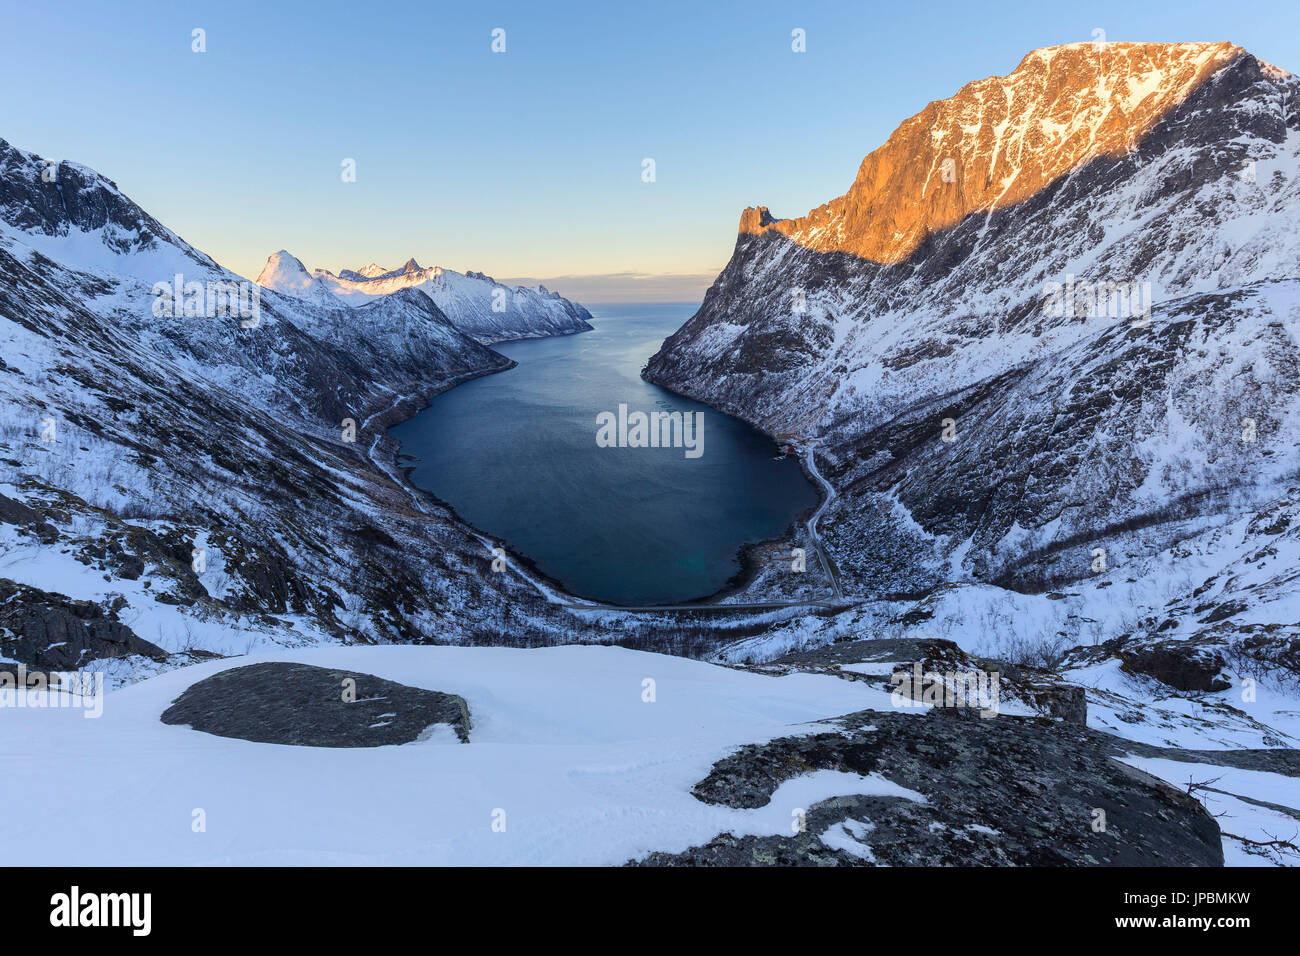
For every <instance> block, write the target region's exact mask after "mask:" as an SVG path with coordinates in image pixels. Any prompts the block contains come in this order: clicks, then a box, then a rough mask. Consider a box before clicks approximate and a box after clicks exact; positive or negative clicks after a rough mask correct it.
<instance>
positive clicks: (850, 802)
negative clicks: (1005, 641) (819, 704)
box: [639, 710, 1223, 866]
mask: <svg viewBox="0 0 1300 956" xmlns="http://www.w3.org/2000/svg"><path fill="white" fill-rule="evenodd" d="M838 723H839V724H840V725H841V726H842V728H843V729H842V731H841V732H837V733H836V732H832V733H821V734H814V735H811V736H805V737H785V738H780V739H778V740H772V741H769V742H767V743H764V744H754V745H750V746H746V747H742V748H740V749H739V750H738V751H736V752H735V753H734V754H732V755H731V756H729V757H726V758H724V759H722V760H720V761H718V762H717V763H716V764H714V766H713V769H712V771H711V772H710V773H709V775H708V776H707V777H705V779H703V780H701V781H700V782H699V783H698V784H696V786H695V788H694V791H693V792H694V794H695V796H696V797H697V798H698V799H699V800H701V801H703V802H705V803H710V804H715V805H722V806H730V807H759V806H764V805H766V804H767V803H769V802H770V801H771V799H772V796H773V794H775V792H776V790H777V788H778V787H779V786H780V785H781V783H782V782H784V781H785V780H789V779H792V778H794V777H798V776H800V775H803V774H806V773H810V772H812V771H816V770H839V771H845V772H849V773H857V774H869V773H876V774H879V775H880V776H882V777H884V778H886V779H888V780H890V781H892V782H894V783H896V784H898V785H899V786H902V787H905V788H907V789H909V790H914V791H917V792H919V793H921V794H922V795H924V797H925V802H924V803H922V802H918V801H914V800H907V799H899V798H893V797H890V798H885V797H861V796H859V797H837V798H834V799H831V800H826V801H822V802H820V803H817V804H814V805H813V806H811V807H807V808H805V809H806V811H807V830H806V832H805V833H801V834H795V835H792V836H773V837H743V838H741V837H735V836H733V835H731V834H726V835H723V836H720V837H718V838H716V839H714V840H712V841H710V842H709V843H707V844H705V845H702V846H698V847H693V848H691V849H689V850H686V851H684V852H682V853H676V854H666V853H656V854H654V855H652V856H649V857H646V858H645V859H643V860H641V861H639V862H640V863H642V864H648V865H679V864H694V865H709V864H714V865H737V864H745V865H775V864H787V865H799V864H833V865H834V864H851V865H853V864H857V865H861V864H865V863H869V862H873V861H874V862H877V863H879V864H882V865H888V866H935V865H965V866H970V865H995V866H996V865H1022V866H1078V865H1091V866H1221V865H1222V864H1223V848H1222V844H1221V842H1220V834H1219V828H1218V826H1217V825H1216V823H1215V821H1214V818H1213V817H1211V816H1210V815H1209V813H1208V812H1207V811H1206V810H1205V808H1204V807H1203V806H1202V805H1201V804H1200V803H1199V802H1198V801H1197V800H1196V799H1194V798H1193V797H1191V796H1189V795H1187V794H1186V793H1184V792H1182V791H1181V790H1179V789H1177V788H1176V787H1172V786H1170V785H1169V784H1167V783H1165V782H1164V781H1161V780H1159V779H1157V778H1155V777H1153V776H1151V775H1149V774H1146V773H1143V772H1141V771H1138V770H1135V769H1134V768H1132V767H1129V766H1127V765H1125V764H1123V763H1120V762H1119V761H1118V760H1115V759H1113V758H1112V757H1111V756H1109V755H1108V754H1107V752H1106V748H1104V747H1098V746H1097V741H1096V739H1095V737H1094V735H1093V734H1092V733H1091V732H1089V731H1087V730H1086V729H1084V728H1081V727H1076V726H1072V725H1068V724H1064V723H1061V722H1058V721H1049V720H1044V719H1039V718H1023V717H995V718H989V719H984V718H980V717H978V716H976V715H975V714H974V712H972V711H959V710H936V711H934V712H932V713H931V714H929V715H927V716H915V715H906V714H899V713H884V712H877V711H861V712H859V713H856V714H850V715H848V716H846V717H842V718H840V719H839V721H838ZM1097 811H1101V812H1102V814H1104V820H1105V829H1104V830H1100V829H1094V826H1095V822H1096V821H1098V820H1100V819H1101V815H1100V814H1098V813H1097ZM848 821H856V822H857V824H861V825H862V826H856V827H855V829H856V830H857V832H858V834H859V835H857V836H855V837H854V840H855V841H856V842H857V843H858V844H859V845H860V846H862V847H865V848H866V850H865V851H860V852H859V853H856V854H855V853H847V852H844V850H843V849H833V848H831V847H829V846H827V845H825V844H824V843H822V842H821V839H820V837H821V834H823V833H825V832H826V830H827V829H829V828H831V827H834V826H838V825H852V824H849V823H848ZM990 830H991V831H993V832H992V833H990V832H988V831H990ZM868 857H869V858H868Z"/></svg>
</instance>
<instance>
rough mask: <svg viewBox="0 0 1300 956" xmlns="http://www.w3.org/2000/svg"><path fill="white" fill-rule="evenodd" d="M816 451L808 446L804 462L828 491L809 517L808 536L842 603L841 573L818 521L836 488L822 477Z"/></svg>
mask: <svg viewBox="0 0 1300 956" xmlns="http://www.w3.org/2000/svg"><path fill="white" fill-rule="evenodd" d="M815 451H816V446H814V445H809V446H808V450H807V452H806V453H805V455H804V464H805V465H806V466H807V467H808V473H809V474H810V475H812V476H813V477H814V478H816V479H817V483H818V484H819V485H821V486H822V490H823V491H825V492H826V497H825V498H823V499H822V503H821V504H820V505H818V506H817V510H816V511H814V512H813V515H812V517H811V518H809V519H808V537H809V539H810V540H811V541H812V544H813V547H814V548H816V549H817V560H818V561H820V562H821V566H822V570H823V571H825V572H826V577H827V578H829V579H830V582H831V590H832V591H833V592H834V593H835V601H836V603H840V604H842V603H843V602H844V594H843V592H841V591H840V576H839V573H838V572H837V571H836V570H835V566H834V565H833V564H832V563H831V559H830V555H828V554H827V553H826V545H825V544H823V543H822V539H821V535H819V534H818V533H817V522H818V520H820V518H821V516H822V512H824V511H825V510H826V509H827V508H828V507H829V506H830V503H831V502H832V501H834V500H835V489H834V488H833V487H831V483H830V482H829V481H827V480H826V479H825V478H823V477H822V473H821V472H820V471H818V470H817V462H816V461H815V460H814V457H813V455H814V452H815Z"/></svg>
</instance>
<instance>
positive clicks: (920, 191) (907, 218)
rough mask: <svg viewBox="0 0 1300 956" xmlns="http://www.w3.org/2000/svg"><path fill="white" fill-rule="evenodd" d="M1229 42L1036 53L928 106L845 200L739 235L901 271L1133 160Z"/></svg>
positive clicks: (759, 223)
mask: <svg viewBox="0 0 1300 956" xmlns="http://www.w3.org/2000/svg"><path fill="white" fill-rule="evenodd" d="M1245 53H1246V51H1245V50H1243V49H1242V48H1241V47H1238V46H1236V45H1234V44H1232V43H1106V44H1104V45H1102V46H1101V48H1100V49H1098V47H1097V46H1095V45H1094V44H1092V43H1076V44H1071V45H1068V46H1059V47H1049V48H1047V49H1043V50H1036V51H1035V52H1033V53H1030V54H1029V55H1028V56H1026V57H1025V58H1024V59H1023V60H1022V61H1021V62H1020V65H1019V66H1018V67H1016V69H1015V70H1014V71H1013V72H1012V73H1010V74H1009V75H1007V76H992V77H989V78H988V79H984V80H978V81H976V82H974V83H969V84H967V85H966V86H963V87H962V88H961V89H960V90H959V91H958V92H957V95H956V96H953V97H952V98H950V99H946V100H938V101H936V102H933V103H930V104H929V105H928V106H926V108H925V109H923V110H922V111H921V112H920V113H918V114H916V115H915V116H913V117H912V118H911V119H909V120H906V121H905V122H904V123H903V124H902V125H901V126H899V127H898V129H896V130H895V131H894V133H893V135H892V136H890V137H889V140H888V142H886V143H885V144H884V145H883V146H881V147H880V148H879V149H877V150H876V151H875V152H873V153H871V154H870V155H869V156H867V158H866V159H864V160H863V161H862V165H861V167H860V168H859V169H858V176H857V179H855V180H854V182H853V185H852V187H850V189H849V191H848V192H847V193H846V194H845V195H843V196H841V197H840V198H838V199H835V200H832V201H831V202H829V203H826V204H825V205H823V206H819V207H818V208H816V209H814V210H813V211H812V212H810V213H809V214H808V215H806V216H803V217H801V218H799V219H773V218H772V217H771V215H770V214H769V213H768V211H767V209H766V208H765V207H762V206H760V207H757V208H753V207H751V208H749V209H746V210H745V211H744V213H743V214H742V215H741V219H740V231H741V232H742V233H760V232H764V231H767V230H775V231H777V232H779V233H781V234H782V235H785V236H788V237H789V238H791V239H792V240H794V241H795V242H798V243H799V244H800V245H803V246H806V247H808V248H810V249H815V250H817V251H819V252H848V253H851V254H853V255H856V256H861V257H863V258H866V259H871V260H873V261H875V262H882V263H889V262H898V261H900V260H902V259H904V258H906V257H907V256H908V254H910V253H911V252H912V250H913V249H915V248H916V247H917V246H918V245H919V244H920V243H921V242H922V241H923V240H924V239H925V237H926V235H927V234H928V233H930V232H934V231H937V230H940V229H944V228H947V227H949V226H953V225H956V224H957V223H958V222H960V221H961V220H962V219H963V218H965V217H966V216H967V215H969V214H970V213H972V212H977V211H985V210H990V209H993V208H996V207H1000V206H1006V205H1009V204H1011V203H1015V202H1019V201H1020V200H1023V199H1025V198H1027V197H1029V196H1032V195H1033V194H1034V193H1035V192H1037V191H1038V190H1040V189H1042V188H1043V187H1044V186H1046V185H1047V184H1049V183H1051V182H1052V181H1053V180H1055V179H1057V178H1058V177H1060V176H1062V175H1064V174H1066V173H1068V172H1069V171H1070V170H1071V169H1074V168H1076V167H1077V166H1079V165H1081V164H1082V163H1084V162H1086V161H1087V160H1089V159H1091V158H1093V157H1095V156H1100V155H1120V154H1123V153H1125V152H1128V151H1129V150H1131V149H1132V148H1133V147H1134V146H1135V145H1136V144H1137V142H1138V141H1139V140H1140V139H1141V138H1142V136H1143V135H1144V134H1145V133H1146V132H1147V131H1148V130H1150V129H1151V127H1152V126H1153V125H1154V124H1155V123H1156V122H1157V121H1158V120H1159V119H1160V118H1161V117H1162V116H1164V115H1165V114H1166V113H1168V112H1169V111H1170V110H1171V109H1173V108H1174V107H1175V106H1177V105H1178V104H1179V103H1180V102H1182V100H1183V99H1184V98H1186V96H1187V95H1188V94H1189V93H1191V92H1192V91H1193V90H1195V89H1196V88H1197V86H1199V85H1200V84H1201V83H1202V82H1203V81H1204V80H1205V79H1206V78H1207V77H1209V76H1210V75H1211V74H1212V73H1214V72H1215V71H1217V70H1219V69H1221V68H1222V67H1224V66H1226V65H1227V64H1229V63H1230V62H1232V61H1233V60H1234V59H1236V58H1237V57H1238V56H1242V55H1245Z"/></svg>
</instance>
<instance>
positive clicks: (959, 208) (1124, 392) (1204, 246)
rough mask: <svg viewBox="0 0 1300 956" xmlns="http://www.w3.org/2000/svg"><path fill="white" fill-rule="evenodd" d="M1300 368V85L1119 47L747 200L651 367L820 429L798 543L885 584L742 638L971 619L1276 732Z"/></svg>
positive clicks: (1059, 55)
mask: <svg viewBox="0 0 1300 956" xmlns="http://www.w3.org/2000/svg"><path fill="white" fill-rule="evenodd" d="M1297 373H1300V82H1298V81H1297V80H1296V79H1295V78H1294V77H1293V76H1292V75H1290V74H1289V73H1286V72H1284V71H1283V70H1280V69H1278V68H1276V67H1274V66H1271V65H1269V64H1266V63H1263V62H1261V61H1260V60H1258V59H1256V58H1255V57H1254V56H1252V55H1250V54H1249V53H1247V52H1246V51H1244V50H1242V49H1241V48H1239V47H1236V46H1233V45H1232V44H1227V43H1210V44H1199V43H1198V44H1152V43H1142V44H1127V43H1107V44H1105V45H1104V46H1102V47H1096V46H1094V45H1093V44H1075V45H1070V46H1064V47H1055V48H1051V49H1046V50H1039V51H1037V52H1034V53H1031V54H1030V55H1028V56H1026V57H1025V58H1024V60H1023V61H1022V62H1021V63H1020V65H1019V66H1018V67H1017V68H1016V69H1015V70H1014V71H1012V72H1011V73H1010V74H1009V75H1007V76H1005V77H992V78H990V79H986V80H980V81H978V82H975V83H971V84H969V85H967V86H965V87H963V88H962V89H961V90H960V91H958V93H957V94H956V95H955V96H953V97H952V98H951V99H947V100H943V101H940V102H936V103H931V104H930V105H929V106H927V107H926V108H925V109H924V110H923V111H922V112H921V113H919V114H917V116H915V117H913V118H911V119H909V120H907V121H906V122H904V123H903V124H902V125H901V126H899V128H898V129H897V130H896V131H895V133H894V134H893V135H892V136H891V137H890V139H889V140H888V142H886V143H885V144H884V145H883V146H881V147H880V148H879V149H877V150H875V151H874V152H872V153H871V154H870V155H868V156H867V157H866V159H865V160H864V161H863V163H862V165H861V167H860V169H859V171H858V175H857V177H856V179H855V180H854V182H853V184H852V186H851V187H850V189H849V191H848V192H847V193H846V194H845V195H844V196H842V197H840V198H838V199H835V200H832V201H831V202H829V203H827V204H825V205H823V206H821V207H819V208H817V209H815V210H813V211H812V212H810V213H809V214H808V215H806V216H803V217H800V218H796V219H778V218H776V217H775V216H773V215H772V214H771V213H770V212H769V211H768V210H767V209H766V208H764V207H757V208H751V209H747V210H745V211H744V213H743V214H742V216H741V222H740V230H739V235H738V237H737V240H736V246H735V251H734V253H733V256H732V258H731V261H730V262H729V263H728V265H727V266H726V268H725V269H724V270H723V271H722V273H721V274H720V275H719V276H718V278H717V280H716V281H715V282H714V284H713V286H712V287H711V288H710V290H709V292H708V294H707V296H706V298H705V300H704V303H703V304H702V306H701V308H700V309H699V311H698V312H697V314H696V315H695V316H694V317H692V318H691V319H690V320H689V321H688V322H687V323H686V324H685V325H684V326H683V327H682V328H681V329H680V330H679V331H678V332H676V333H675V334H674V335H673V336H671V337H670V338H669V339H667V340H666V341H665V343H664V345H663V347H662V348H661V350H660V351H659V352H658V353H657V354H656V355H655V356H654V357H653V358H652V359H651V360H650V362H649V364H648V366H647V368H646V370H645V373H644V374H645V376H646V377H647V378H648V379H650V380H651V381H654V382H656V383H659V384H661V385H665V386H667V387H669V388H672V389H674V390H676V391H679V392H681V393H684V394H686V395H689V396H691V397H693V398H697V399H700V400H702V401H705V402H708V403H710V404H712V405H715V406H717V407H719V408H722V409H724V410H726V411H728V412H731V413H733V414H736V415H738V416H740V417H743V418H746V419H748V420H750V421H752V422H754V423H756V424H757V425H759V426H760V427H762V428H764V429H766V430H768V431H769V432H772V433H775V434H783V435H789V436H797V437H798V438H799V439H800V440H801V442H802V444H803V447H804V449H805V457H806V458H807V459H808V460H809V463H810V467H812V468H814V469H816V470H818V471H819V473H820V475H821V476H822V477H823V478H824V479H825V480H826V481H827V482H828V485H829V488H830V496H829V500H828V501H827V503H826V504H825V506H824V509H823V511H822V513H821V515H820V518H819V531H820V534H819V536H818V538H817V539H813V540H808V539H804V540H796V542H795V543H797V544H800V545H804V546H807V544H809V543H811V544H813V545H817V544H820V545H821V546H823V547H824V548H825V551H826V554H827V556H828V559H829V561H830V563H831V565H832V568H833V571H834V573H835V574H837V575H838V583H839V585H840V590H841V592H842V594H843V595H844V599H845V600H846V601H849V602H862V603H861V604H859V605H858V606H857V607H855V608H854V609H853V610H850V611H847V612H845V613H843V614H840V615H836V616H835V617H834V618H833V620H832V621H824V622H817V623H816V624H814V625H813V626H812V627H811V629H806V628H804V629H801V628H798V627H794V628H790V629H786V628H777V629H775V630H774V631H773V632H771V633H769V634H767V635H763V636H758V637H755V638H753V639H751V640H749V641H746V642H743V643H742V644H741V645H739V646H737V647H736V648H733V649H729V650H728V651H726V652H725V657H726V659H728V660H734V661H740V660H746V661H761V660H766V659H770V658H772V657H773V656H776V655H779V654H781V653H783V652H784V651H785V650H788V649H790V648H796V649H797V648H803V647H809V646H816V645H817V644H819V643H825V642H830V641H836V640H844V639H846V638H847V637H849V636H854V635H862V634H867V633H870V634H874V635H877V636H881V635H898V636H905V635H906V636H917V635H918V634H931V635H936V636H944V637H953V638H954V639H956V640H957V641H958V642H959V643H960V644H961V645H962V646H963V647H964V648H966V649H967V650H970V651H976V652H979V653H984V654H988V655H991V656H997V657H1001V658H1004V659H1021V660H1035V661H1038V662H1039V663H1046V664H1048V665H1049V666H1051V667H1054V668H1058V669H1060V668H1065V670H1064V671H1063V673H1067V674H1069V675H1070V679H1072V680H1076V681H1078V682H1079V683H1081V684H1083V685H1084V686H1085V687H1088V688H1090V689H1089V690H1088V695H1089V707H1090V711H1089V713H1090V715H1094V714H1095V715H1096V716H1090V718H1089V720H1090V723H1092V722H1093V721H1094V720H1097V721H1101V722H1103V723H1104V724H1105V725H1106V726H1113V727H1116V728H1121V727H1122V726H1123V724H1124V721H1125V720H1127V719H1128V718H1127V717H1125V716H1123V714H1124V713H1125V710H1124V708H1125V707H1130V708H1131V704H1126V705H1120V704H1119V703H1117V698H1116V697H1114V696H1113V693H1114V692H1115V691H1122V693H1123V694H1131V693H1132V692H1133V690H1134V687H1135V686H1136V685H1135V684H1134V683H1133V682H1134V681H1136V682H1137V683H1138V684H1140V683H1141V681H1142V680H1144V679H1146V678H1148V677H1154V678H1156V679H1157V680H1159V681H1160V682H1161V683H1162V684H1163V685H1164V687H1165V690H1163V691H1161V693H1168V692H1169V691H1168V690H1167V688H1170V687H1172V688H1174V689H1175V691H1174V693H1175V694H1178V693H1181V694H1189V695H1206V694H1209V695H1212V699H1214V700H1215V701H1216V706H1221V707H1222V708H1224V709H1223V710H1222V711H1220V713H1229V712H1236V711H1235V708H1242V707H1245V709H1246V710H1247V711H1248V712H1250V713H1251V714H1252V716H1254V717H1255V718H1257V719H1260V720H1263V721H1265V722H1271V721H1272V720H1274V719H1275V718H1276V716H1277V714H1280V713H1282V712H1284V711H1285V710H1286V706H1285V705H1283V704H1282V703H1281V702H1279V701H1278V700H1277V699H1275V701H1274V703H1273V704H1272V705H1271V706H1272V707H1273V708H1281V710H1278V711H1276V713H1275V714H1274V715H1273V716H1264V714H1263V713H1262V712H1260V711H1256V710H1255V706H1254V705H1245V704H1243V701H1245V700H1247V699H1249V700H1251V701H1254V700H1255V697H1254V687H1255V686H1256V683H1257V682H1260V683H1268V684H1269V685H1270V686H1272V687H1273V688H1274V691H1275V693H1282V694H1283V696H1285V694H1287V693H1294V692H1295V688H1296V686H1297V685H1296V675H1297V673H1300V656H1297V654H1298V652H1300V625H1297V623H1296V622H1298V621H1300V575H1297V574H1296V572H1295V567H1296V564H1297V562H1298V561H1300V539H1297V538H1296V527H1297V526H1300V512H1298V511H1297V510H1296V509H1297V507H1298V505H1300V431H1298V430H1297V427H1296V424H1297V421H1298V420H1300V419H1298V414H1300V375H1298V374H1297ZM821 586H822V588H823V591H822V593H826V592H827V591H828V590H829V589H830V582H828V581H825V580H824V579H822V580H821ZM740 599H741V600H743V599H744V598H743V597H742V598H740ZM782 631H784V634H782V633H781V632H782ZM1156 686H1160V685H1156ZM1282 688H1290V690H1282ZM1200 699H1202V700H1204V699H1205V698H1204V697H1201V698H1200ZM1104 711H1112V712H1114V713H1116V714H1118V715H1119V716H1117V717H1115V718H1112V719H1108V718H1105V717H1102V716H1101V713H1102V712H1104ZM1132 712H1133V711H1132V710H1131V709H1130V710H1129V711H1128V713H1129V714H1131V713H1132ZM1273 726H1278V725H1277V724H1273ZM1164 739H1166V740H1168V739H1171V738H1170V737H1165V738H1164ZM1269 739H1271V740H1279V741H1280V739H1281V738H1279V737H1277V736H1270V738H1269Z"/></svg>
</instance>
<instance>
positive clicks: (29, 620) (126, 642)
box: [0, 579, 167, 670]
mask: <svg viewBox="0 0 1300 956" xmlns="http://www.w3.org/2000/svg"><path fill="white" fill-rule="evenodd" d="M0 628H3V629H5V630H7V631H9V632H12V634H13V635H14V636H13V637H12V638H6V639H4V640H3V643H0V650H2V651H3V654H4V656H6V657H10V658H12V659H14V660H16V661H21V662H22V663H24V664H26V665H27V666H28V667H32V668H40V669H42V670H75V669H77V668H79V667H84V666H85V665H86V664H89V663H90V662H91V661H95V660H101V659H104V658H112V657H129V656H131V655H133V654H140V655H143V656H145V657H149V658H152V659H153V660H155V661H164V660H166V659H167V652H166V651H164V650H163V649H162V648H161V647H158V646H157V645H156V644H151V643H150V642H148V641H146V640H144V639H143V638H140V637H137V636H136V634H135V633H134V632H133V631H132V630H131V629H130V628H129V627H127V626H126V625H125V624H123V623H122V622H121V621H119V620H118V619H117V607H116V606H115V605H110V606H109V607H108V608H105V607H104V606H103V605H100V604H96V603H95V602H93V601H74V600H72V599H71V598H69V597H66V596H65V595H62V594H54V593H52V592H49V591H42V590H40V589H39V588H33V587H28V586H27V585H23V584H17V583H15V582H13V581H10V580H7V579H0Z"/></svg>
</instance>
